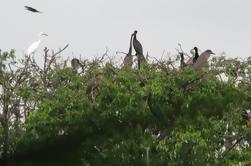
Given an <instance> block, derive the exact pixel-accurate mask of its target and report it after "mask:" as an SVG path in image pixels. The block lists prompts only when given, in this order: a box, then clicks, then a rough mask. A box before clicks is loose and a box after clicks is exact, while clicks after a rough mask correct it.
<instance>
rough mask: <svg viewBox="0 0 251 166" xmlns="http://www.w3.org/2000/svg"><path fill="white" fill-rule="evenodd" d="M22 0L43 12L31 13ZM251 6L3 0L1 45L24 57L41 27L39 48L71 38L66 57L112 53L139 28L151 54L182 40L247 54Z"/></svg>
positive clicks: (241, 0)
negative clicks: (45, 36) (41, 34)
mask: <svg viewBox="0 0 251 166" xmlns="http://www.w3.org/2000/svg"><path fill="white" fill-rule="evenodd" d="M24 5H30V6H33V7H34V8H37V9H38V10H41V11H42V12H43V14H34V13H31V12H28V11H26V10H25V9H24ZM250 7H251V1H250V0H123V1H122V0H40V1H38V0H2V2H1V9H0V20H1V30H0V48H1V49H2V50H9V49H11V48H14V49H16V50H17V53H18V56H19V57H20V56H23V52H24V51H25V50H26V49H27V47H28V46H29V45H30V44H31V43H32V42H34V41H36V40H37V34H38V33H39V32H40V31H43V32H46V33H47V34H48V35H49V37H48V38H46V39H45V41H44V42H43V43H42V44H41V48H40V51H41V49H42V48H43V47H44V46H48V47H49V48H53V49H58V48H60V47H63V46H64V45H66V44H67V43H69V44H70V47H69V48H68V50H67V51H66V52H65V53H64V55H65V56H66V57H67V56H74V57H78V56H79V55H80V54H82V56H84V57H92V56H96V55H97V54H101V53H103V52H104V51H105V48H106V47H108V48H109V49H110V54H111V55H114V53H115V52H116V51H117V50H119V51H126V52H127V51H128V47H129V38H130V34H131V33H132V32H133V31H134V30H135V29H137V30H138V32H139V33H138V39H139V40H140V41H141V43H142V45H143V47H144V52H145V53H146V51H149V54H150V55H151V56H155V57H160V56H161V54H162V52H163V50H166V51H169V52H172V53H175V48H177V43H178V42H180V43H182V45H183V47H184V49H185V50H187V51H188V50H190V49H191V48H192V47H194V46H198V47H199V48H200V49H201V50H205V49H208V48H210V49H212V50H213V51H214V52H216V53H221V52H223V51H225V52H226V53H227V55H228V56H238V57H247V56H250V55H251V47H250V46H251V21H250V16H251V10H250ZM37 56H39V54H37ZM121 56H122V55H121Z"/></svg>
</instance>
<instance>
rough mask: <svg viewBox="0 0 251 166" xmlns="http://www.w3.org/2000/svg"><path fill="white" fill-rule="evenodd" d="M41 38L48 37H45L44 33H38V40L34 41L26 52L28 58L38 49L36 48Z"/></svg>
mask: <svg viewBox="0 0 251 166" xmlns="http://www.w3.org/2000/svg"><path fill="white" fill-rule="evenodd" d="M43 36H48V35H47V34H46V33H43V32H40V33H39V34H38V40H37V41H35V42H34V43H32V44H31V45H30V47H29V48H28V49H27V51H26V53H27V55H28V56H30V55H34V54H35V52H36V51H37V49H38V46H39V45H40V43H41V42H42V37H43Z"/></svg>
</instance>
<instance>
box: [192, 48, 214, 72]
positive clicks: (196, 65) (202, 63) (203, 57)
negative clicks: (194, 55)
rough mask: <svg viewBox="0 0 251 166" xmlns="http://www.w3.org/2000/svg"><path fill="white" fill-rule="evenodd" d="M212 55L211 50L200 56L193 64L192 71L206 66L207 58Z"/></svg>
mask: <svg viewBox="0 0 251 166" xmlns="http://www.w3.org/2000/svg"><path fill="white" fill-rule="evenodd" d="M212 54H214V53H213V52H212V51H211V50H206V51H204V52H203V53H201V54H200V56H199V57H198V59H197V60H196V62H195V63H194V64H193V68H194V69H197V70H198V69H201V68H203V67H205V66H206V65H207V61H208V58H209V57H210V55H212Z"/></svg>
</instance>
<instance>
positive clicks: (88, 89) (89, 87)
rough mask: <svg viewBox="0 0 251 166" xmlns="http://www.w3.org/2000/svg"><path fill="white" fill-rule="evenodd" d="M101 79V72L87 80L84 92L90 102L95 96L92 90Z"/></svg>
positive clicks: (97, 85)
mask: <svg viewBox="0 0 251 166" xmlns="http://www.w3.org/2000/svg"><path fill="white" fill-rule="evenodd" d="M102 80H103V75H102V74H101V73H98V74H96V75H95V76H94V77H93V78H92V79H90V80H89V81H88V82H87V87H86V94H87V96H88V98H89V99H90V100H91V101H92V102H93V101H95V98H96V96H94V90H95V89H97V88H98V87H99V86H100V85H101V83H102Z"/></svg>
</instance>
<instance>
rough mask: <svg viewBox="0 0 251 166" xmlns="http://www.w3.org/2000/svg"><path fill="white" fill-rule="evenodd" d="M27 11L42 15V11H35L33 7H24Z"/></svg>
mask: <svg viewBox="0 0 251 166" xmlns="http://www.w3.org/2000/svg"><path fill="white" fill-rule="evenodd" d="M24 7H25V9H26V10H28V11H31V12H33V13H42V12H40V11H38V10H37V9H34V8H33V7H30V6H24Z"/></svg>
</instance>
